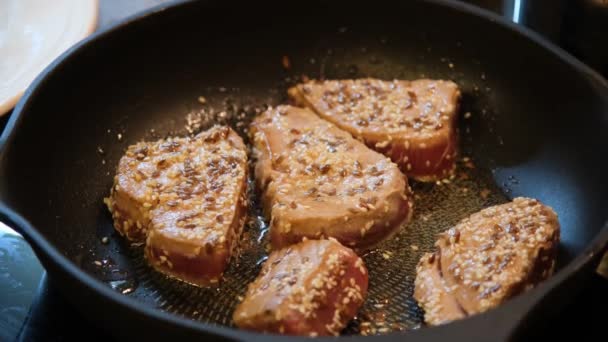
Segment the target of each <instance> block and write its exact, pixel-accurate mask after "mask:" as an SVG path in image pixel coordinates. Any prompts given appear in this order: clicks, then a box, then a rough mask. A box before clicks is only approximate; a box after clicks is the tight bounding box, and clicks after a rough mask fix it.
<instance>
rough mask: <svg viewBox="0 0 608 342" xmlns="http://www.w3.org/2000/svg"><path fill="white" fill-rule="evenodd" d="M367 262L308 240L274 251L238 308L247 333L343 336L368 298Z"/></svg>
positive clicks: (338, 246) (328, 243)
mask: <svg viewBox="0 0 608 342" xmlns="http://www.w3.org/2000/svg"><path fill="white" fill-rule="evenodd" d="M367 285H368V274H367V269H366V268H365V265H364V264H363V260H361V258H359V257H358V256H357V255H356V254H355V252H353V251H352V250H351V249H349V248H347V247H344V246H342V245H341V244H340V243H338V242H337V241H336V240H333V239H330V240H306V241H303V242H300V243H298V244H295V245H291V246H289V247H286V248H283V249H281V250H278V251H274V252H272V253H271V254H270V256H269V257H268V260H266V262H265V263H264V266H263V267H262V271H261V272H260V274H259V276H258V278H257V279H256V280H255V281H254V282H253V283H251V284H249V288H248V291H247V294H246V296H245V298H244V299H243V301H242V302H241V303H240V304H239V306H238V307H237V308H236V310H235V312H234V315H233V319H234V323H235V324H236V325H237V326H238V327H240V328H243V329H249V330H255V331H261V332H270V333H281V334H286V335H307V336H325V335H338V334H339V333H340V331H341V330H342V329H343V328H344V327H345V326H346V324H347V323H348V322H349V321H350V320H351V319H352V318H353V317H354V316H355V314H356V313H357V311H358V310H359V308H360V307H361V305H362V304H363V302H364V300H365V297H366V295H367Z"/></svg>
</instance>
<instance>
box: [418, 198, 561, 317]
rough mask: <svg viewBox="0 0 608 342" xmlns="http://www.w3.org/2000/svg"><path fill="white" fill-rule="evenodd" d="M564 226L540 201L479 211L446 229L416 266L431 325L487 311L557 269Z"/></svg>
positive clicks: (520, 201) (421, 299)
mask: <svg viewBox="0 0 608 342" xmlns="http://www.w3.org/2000/svg"><path fill="white" fill-rule="evenodd" d="M559 236H560V227H559V222H558V218H557V215H556V214H555V212H554V211H553V210H552V209H551V208H550V207H548V206H546V205H543V204H542V203H540V202H539V201H538V200H535V199H529V198H522V197H518V198H515V199H514V200H513V201H512V202H510V203H506V204H502V205H497V206H493V207H489V208H486V209H484V210H481V211H480V212H478V213H475V214H473V215H471V216H470V217H468V218H466V219H464V220H462V221H461V222H460V223H458V224H457V225H456V226H455V227H453V228H451V229H449V230H448V231H447V232H445V233H442V234H441V235H440V237H439V240H438V241H437V243H436V244H435V245H436V247H437V251H436V252H435V253H427V254H425V255H424V256H423V257H422V259H421V260H420V263H419V264H418V267H417V276H416V281H415V292H414V297H415V298H416V300H417V301H418V303H419V304H420V305H421V306H422V308H423V309H424V311H425V321H426V322H427V323H429V324H432V325H437V324H442V323H446V322H449V321H452V320H455V319H459V318H464V317H466V316H468V315H473V314H476V313H480V312H484V311H486V310H488V309H490V308H493V307H496V306H498V305H500V304H501V303H503V302H505V301H506V300H508V299H509V298H511V297H513V296H515V295H518V294H520V293H522V292H524V291H527V290H529V289H531V288H533V287H534V286H535V285H537V284H538V283H539V282H541V281H543V280H545V279H547V278H548V277H549V276H550V275H551V274H552V272H553V268H554V265H555V257H556V252H557V246H558V244H559Z"/></svg>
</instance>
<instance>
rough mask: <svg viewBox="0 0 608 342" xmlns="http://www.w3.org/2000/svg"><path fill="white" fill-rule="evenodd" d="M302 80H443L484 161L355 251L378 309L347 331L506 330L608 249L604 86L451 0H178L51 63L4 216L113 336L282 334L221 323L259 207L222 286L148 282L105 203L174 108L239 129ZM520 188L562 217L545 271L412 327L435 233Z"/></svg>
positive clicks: (1, 167) (34, 101) (12, 157)
mask: <svg viewBox="0 0 608 342" xmlns="http://www.w3.org/2000/svg"><path fill="white" fill-rule="evenodd" d="M283 56H288V58H289V61H290V67H289V68H288V69H285V68H284V66H282V63H281V61H282V59H283ZM302 74H306V75H307V76H308V77H314V78H321V77H326V78H352V77H363V76H374V77H379V78H386V79H391V78H404V79H408V78H419V77H432V78H446V79H453V80H455V81H456V82H458V83H459V85H460V86H461V88H462V89H463V92H464V99H463V104H462V107H463V108H462V111H463V113H466V112H470V113H471V114H472V115H471V118H469V119H464V114H463V119H462V120H461V127H460V129H461V133H462V141H461V144H462V148H463V153H464V155H466V156H470V157H471V158H472V160H473V161H474V163H475V165H476V168H475V169H473V170H471V169H468V168H466V167H464V168H463V167H461V171H462V172H464V173H466V174H467V175H469V176H472V177H470V178H469V179H468V180H466V179H462V180H456V181H455V183H456V184H449V185H443V186H430V185H424V184H414V188H415V191H416V193H417V194H418V196H419V197H418V198H417V202H416V209H415V210H416V217H415V218H414V222H413V223H412V224H411V225H410V226H408V227H407V228H406V229H404V230H403V233H402V234H401V235H399V237H400V239H399V240H396V239H395V240H392V242H389V243H388V244H387V245H385V246H383V247H382V248H384V249H381V250H380V251H379V252H374V253H370V254H368V255H366V256H365V259H366V263H367V265H368V267H369V268H370V271H371V280H370V281H371V283H370V286H371V289H372V290H371V292H370V298H368V301H367V303H366V306H365V307H364V308H363V309H362V313H361V314H360V315H359V317H358V318H357V320H355V321H353V323H351V325H350V326H349V327H348V328H347V329H346V330H345V332H344V333H345V334H347V335H356V334H358V333H359V332H360V331H362V327H361V324H360V323H361V322H362V321H372V322H373V323H374V324H378V330H376V331H371V332H370V331H368V332H370V333H374V332H377V333H379V332H384V331H388V333H387V334H381V336H376V337H375V339H376V340H392V339H400V340H401V339H402V338H404V337H407V338H411V339H412V340H418V341H429V340H434V339H439V338H441V339H448V338H449V339H452V340H454V339H455V340H461V339H462V340H504V339H517V338H520V337H522V336H523V335H522V334H525V332H526V329H528V328H530V327H532V326H533V325H534V322H535V320H538V319H543V318H545V317H548V316H549V314H550V313H551V312H553V311H555V310H558V309H559V308H561V307H562V305H564V304H565V303H566V302H567V300H569V299H570V298H573V297H574V294H575V293H576V291H577V290H578V289H579V288H580V285H581V283H582V282H583V281H584V280H585V278H586V277H587V276H588V275H589V274H590V271H591V270H592V269H593V268H594V267H595V266H596V264H597V262H598V259H599V257H600V255H601V253H602V252H603V251H604V250H605V249H606V242H607V241H608V228H605V222H606V218H607V216H608V215H607V214H606V212H605V208H606V207H607V205H608V183H607V182H606V181H605V180H604V176H605V175H606V174H608V163H607V161H606V158H605V155H606V152H608V141H607V140H606V139H602V135H603V133H604V132H606V131H607V130H608V84H607V83H606V81H605V80H603V79H602V78H601V77H599V76H598V75H597V74H595V73H594V72H592V71H591V70H590V69H589V68H587V67H585V66H584V65H582V64H581V63H580V62H578V61H577V60H575V59H574V58H572V57H571V56H569V55H568V54H566V53H565V52H563V51H561V50H560V49H558V48H556V47H554V46H552V45H550V44H549V43H547V42H545V41H543V40H542V39H541V38H539V37H538V36H537V35H535V34H533V33H531V32H529V31H527V30H525V29H522V28H519V27H516V26H514V25H511V24H509V23H507V22H505V21H503V20H502V19H500V18H499V17H497V16H495V15H493V14H490V13H488V12H485V11H482V10H479V9H476V8H474V7H471V6H467V5H464V4H460V3H457V2H453V1H439V0H434V1H401V2H389V1H381V0H378V1H374V2H373V3H368V4H367V5H365V6H363V5H356V4H353V3H350V4H349V3H348V2H340V1H332V2H331V3H323V2H321V1H314V0H310V1H306V2H300V3H287V2H276V3H275V2H257V1H256V2H255V3H253V2H248V3H246V4H236V3H233V2H226V1H224V2H221V1H213V2H204V1H203V2H193V1H185V2H178V3H175V4H173V5H172V6H163V7H158V8H155V9H152V10H150V11H147V12H145V13H142V14H140V15H138V16H135V17H132V18H130V19H127V20H126V21H124V22H122V23H120V24H118V25H115V26H114V27H111V28H109V29H107V30H105V31H102V32H100V33H97V34H95V35H93V36H92V37H90V38H88V39H86V40H85V41H84V42H82V43H80V44H78V45H77V46H76V47H74V48H72V49H71V50H70V51H68V52H67V53H65V54H64V55H62V56H61V57H60V58H58V59H57V60H56V61H55V62H54V63H53V64H52V65H51V66H50V67H48V68H47V69H46V70H45V71H44V72H43V73H42V74H41V75H40V76H39V77H38V78H37V80H36V81H35V82H34V83H33V85H32V86H31V87H30V88H29V89H28V91H27V92H26V93H25V95H24V96H23V99H22V100H21V101H20V102H19V104H18V106H17V108H16V109H15V111H14V113H13V115H12V117H11V119H10V122H9V123H8V125H7V129H6V131H5V132H4V134H3V135H2V137H1V138H0V148H1V150H0V199H1V204H0V219H1V220H3V221H4V222H6V223H8V224H10V225H11V226H12V227H14V228H16V229H17V230H19V231H20V232H21V233H22V234H23V235H24V236H25V238H26V239H27V240H28V241H29V242H30V243H31V245H32V247H33V248H34V250H35V251H36V253H37V255H38V256H39V257H40V259H41V261H42V263H43V264H44V266H45V267H46V269H47V270H48V272H49V275H50V277H51V278H52V279H53V280H54V281H55V282H57V283H58V284H61V285H60V286H61V288H62V289H63V290H64V293H65V294H66V296H68V298H70V299H71V300H72V301H73V303H75V305H76V306H77V307H78V308H79V309H80V310H81V311H82V313H83V314H85V315H86V316H88V317H89V318H91V319H94V320H96V321H97V322H98V323H99V326H100V327H107V329H108V330H109V331H110V332H112V333H113V334H114V335H116V336H118V337H125V338H126V337H129V338H146V337H147V338H153V339H161V338H167V337H172V338H185V339H199V338H201V337H205V336H207V337H210V336H213V337H215V338H218V339H219V338H225V339H236V340H260V341H261V340H276V341H278V340H284V339H285V337H281V336H262V335H258V334H254V333H249V332H244V331H240V330H236V329H234V328H231V327H229V326H230V325H231V322H230V319H229V316H230V313H231V310H232V308H233V306H234V305H235V303H236V302H237V301H238V300H237V296H238V295H239V294H242V293H243V291H244V288H245V285H246V283H247V282H248V281H250V280H251V279H253V277H255V275H256V273H257V270H259V264H260V261H262V260H263V255H264V251H263V248H262V247H260V245H263V243H264V241H265V237H264V231H265V225H264V222H263V220H262V219H260V218H259V217H258V216H259V210H258V209H257V207H256V206H255V205H254V206H253V207H252V209H251V214H252V219H251V220H250V223H249V224H248V226H247V228H246V230H247V235H246V237H245V238H244V240H243V243H244V244H245V245H246V246H248V247H244V248H243V251H242V255H241V257H240V258H239V259H238V260H237V261H234V262H233V263H232V266H231V268H230V269H229V271H228V272H227V279H226V281H225V282H224V283H223V285H222V288H221V289H220V290H219V291H216V290H209V289H194V288H192V287H190V286H186V285H182V284H179V283H178V282H175V281H172V280H168V279H165V278H163V277H161V276H159V275H158V274H156V273H155V272H151V271H150V270H149V268H148V267H147V266H146V264H145V262H143V261H142V259H141V253H140V249H138V248H136V247H130V246H128V245H127V244H126V243H125V242H124V241H123V240H122V239H120V238H119V237H118V236H116V234H114V233H112V228H111V220H110V217H109V215H108V213H107V210H106V209H105V208H104V206H103V204H102V199H103V197H104V196H106V195H107V194H108V190H109V188H110V186H111V183H112V175H113V173H114V168H115V166H116V164H117V162H118V159H119V158H120V156H121V154H122V153H123V151H124V149H125V148H126V146H127V145H128V144H131V143H134V142H136V141H139V140H142V139H154V138H158V137H159V136H165V135H168V134H186V131H185V130H184V118H185V116H186V114H187V113H189V112H199V113H200V112H201V111H202V112H204V113H206V114H207V115H209V113H210V112H211V111H213V113H215V114H213V115H211V118H212V120H210V121H208V122H203V125H202V126H203V127H202V128H204V127H206V126H208V125H209V124H212V123H214V122H220V123H228V124H231V125H233V126H234V127H235V128H237V130H238V131H239V132H240V133H241V134H243V136H246V134H245V130H244V129H245V127H246V123H247V122H248V120H250V119H251V117H252V116H253V115H255V112H256V110H257V111H259V110H261V109H263V108H264V107H265V105H275V104H278V103H281V102H284V101H285V100H286V98H285V89H286V87H287V86H288V85H290V84H292V83H293V82H296V81H297V79H298V78H300V77H301V75H302ZM201 95H202V96H205V98H206V99H207V104H205V105H202V104H201V103H199V102H198V101H197V99H198V97H199V96H201ZM467 117H468V115H467ZM238 122H242V123H244V124H245V125H243V124H239V123H238ZM118 133H120V134H121V139H119V138H118ZM462 187H468V188H469V190H470V191H468V192H467V194H464V191H463V190H462ZM484 190H485V191H484ZM255 191H256V190H255V189H252V192H251V196H252V198H255V197H256V192H255ZM482 191H483V192H485V194H486V195H487V196H480V195H479V194H480V193H481V192H482ZM519 195H525V196H530V197H536V198H538V199H540V200H541V201H543V202H545V203H546V204H548V205H550V206H552V207H553V208H554V209H555V210H556V211H557V213H558V214H559V217H560V222H561V225H562V242H561V248H560V254H559V259H558V270H557V273H556V274H555V275H554V276H553V277H552V278H550V279H549V280H547V281H546V282H544V283H543V284H542V285H540V286H538V287H537V288H536V289H534V290H533V291H530V292H528V293H526V294H524V295H521V296H519V297H517V298H515V299H513V300H511V301H509V302H508V303H506V304H504V305H502V306H501V307H500V308H498V309H495V310H491V311H490V312H487V313H485V314H482V315H478V316H475V317H472V318H470V319H466V320H463V321H459V322H455V323H452V324H448V325H445V326H441V327H437V328H421V329H413V328H415V327H417V326H419V324H420V322H421V319H422V312H421V311H420V309H419V308H418V307H417V306H416V304H415V302H414V301H413V300H412V298H411V292H412V282H413V277H414V265H415V263H416V261H417V260H418V258H419V257H420V255H421V253H422V252H423V251H426V250H430V249H432V243H433V241H434V239H435V234H436V233H437V232H439V231H442V230H444V229H446V228H448V227H449V226H450V225H452V224H454V223H455V222H457V221H458V220H459V219H461V218H462V217H464V216H466V215H468V214H470V213H471V212H473V211H476V210H479V209H480V208H482V207H484V206H487V205H491V204H494V203H499V202H504V201H506V200H508V198H512V197H514V196H519ZM103 237H108V238H109V239H108V240H109V243H108V244H104V243H103V242H102V238H103ZM258 240H259V241H261V242H257V241H258ZM413 245H416V246H415V247H419V249H418V250H416V248H415V247H413ZM384 250H391V251H392V252H393V253H394V255H393V260H391V261H390V262H387V261H385V260H383V258H382V257H381V255H382V251H384ZM99 264H101V265H99ZM121 292H122V293H121ZM205 322H208V323H205ZM210 323H215V324H210ZM384 323H386V325H384V326H383V327H385V328H386V329H383V330H380V326H379V325H381V324H384ZM227 326H228V327H227ZM396 330H405V332H397V331H396ZM412 330H413V331H412ZM351 338H353V339H356V340H359V339H361V340H363V339H366V340H367V339H370V340H371V338H369V337H361V336H353V337H351Z"/></svg>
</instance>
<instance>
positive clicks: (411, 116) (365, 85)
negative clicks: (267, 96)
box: [288, 78, 460, 182]
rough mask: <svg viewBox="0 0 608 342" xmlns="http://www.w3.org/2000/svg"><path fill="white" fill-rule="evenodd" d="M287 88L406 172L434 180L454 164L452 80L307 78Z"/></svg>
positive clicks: (298, 101) (456, 98) (455, 105)
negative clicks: (325, 79) (312, 79)
mask: <svg viewBox="0 0 608 342" xmlns="http://www.w3.org/2000/svg"><path fill="white" fill-rule="evenodd" d="M288 93H289V95H290V97H291V99H292V100H293V101H294V102H295V103H296V104H298V105H302V106H306V107H309V108H311V109H313V110H314V111H315V112H316V113H317V114H319V115H320V116H321V117H322V118H324V119H326V120H329V121H331V122H332V123H334V124H336V125H337V126H339V127H340V128H342V129H344V130H346V131H348V132H349V133H351V134H352V135H353V136H355V137H357V138H360V139H362V140H363V141H364V142H365V143H366V144H367V145H368V146H369V147H370V148H373V149H375V150H377V151H379V152H381V153H383V154H385V155H387V156H388V157H390V158H391V159H392V160H393V161H394V162H395V163H397V164H398V165H399V166H400V168H401V170H402V171H403V172H404V173H406V174H407V175H408V177H412V178H415V179H417V180H420V181H425V182H427V181H430V182H433V181H436V180H438V179H441V178H446V177H448V176H449V175H450V174H451V172H452V171H453V169H454V165H455V164H454V161H455V159H456V156H457V152H458V149H457V145H458V137H457V132H456V119H457V112H458V105H459V99H460V91H459V90H458V86H457V85H456V84H455V83H454V82H451V81H444V80H429V79H421V80H416V81H402V80H393V81H383V80H378V79H373V78H364V79H356V80H327V81H309V82H306V83H303V84H299V85H297V86H295V87H293V88H291V89H290V90H289V91H288Z"/></svg>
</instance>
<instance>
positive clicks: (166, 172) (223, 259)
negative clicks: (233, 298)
mask: <svg viewBox="0 0 608 342" xmlns="http://www.w3.org/2000/svg"><path fill="white" fill-rule="evenodd" d="M246 188H247V154H246V148H245V145H244V143H243V141H242V139H241V138H240V137H239V136H238V135H237V134H236V133H235V132H234V131H232V130H231V129H230V128H228V127H223V126H215V127H213V128H211V129H209V130H208V131H205V132H202V133H200V134H198V135H197V136H195V137H187V138H168V139H163V140H159V141H156V142H141V143H138V144H135V145H132V146H130V147H129V148H128V149H127V151H126V153H125V155H124V156H123V157H122V158H121V160H120V162H119V166H118V171H117V174H116V177H115V182H114V187H113V188H112V193H111V196H110V197H109V198H108V199H106V203H107V204H108V207H109V209H110V211H111V212H112V216H113V218H114V226H115V228H116V230H117V231H118V232H119V233H120V234H121V235H124V236H125V237H127V238H128V239H130V240H135V241H143V240H145V241H146V247H145V250H146V257H147V259H148V261H149V262H150V264H151V265H152V266H153V267H154V268H156V269H157V270H158V271H160V272H163V273H166V274H168V275H170V276H174V277H177V278H179V279H181V280H184V281H187V282H190V283H193V284H196V285H207V284H209V283H214V282H217V279H218V278H219V277H220V276H221V274H222V272H223V270H224V269H225V267H226V265H227V263H228V261H229V259H230V255H231V251H232V249H233V247H234V245H235V242H236V241H237V240H238V235H239V234H240V231H241V230H242V226H243V224H244V217H245V215H246V210H245V209H246V197H245V196H246Z"/></svg>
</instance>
